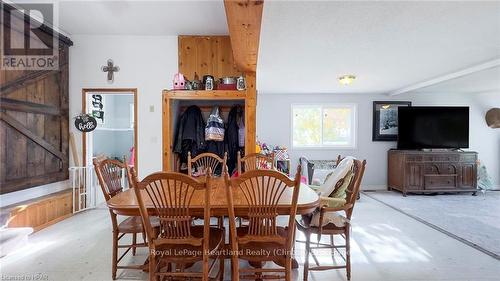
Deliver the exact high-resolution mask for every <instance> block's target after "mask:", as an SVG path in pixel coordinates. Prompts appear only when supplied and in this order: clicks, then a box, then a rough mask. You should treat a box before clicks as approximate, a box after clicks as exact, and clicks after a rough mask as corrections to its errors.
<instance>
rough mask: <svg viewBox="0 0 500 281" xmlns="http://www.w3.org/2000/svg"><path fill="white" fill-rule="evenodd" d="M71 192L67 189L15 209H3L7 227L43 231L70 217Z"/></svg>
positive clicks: (25, 203)
mask: <svg viewBox="0 0 500 281" xmlns="http://www.w3.org/2000/svg"><path fill="white" fill-rule="evenodd" d="M72 211H73V199H72V190H71V189H67V190H64V191H60V192H57V193H54V194H51V195H47V196H44V197H41V198H38V199H35V200H30V201H26V202H22V203H21V205H20V206H17V207H12V208H11V207H5V208H3V209H2V213H6V214H9V216H10V217H9V220H8V224H7V226H8V227H32V228H33V229H34V231H38V230H40V229H43V228H45V227H47V226H49V225H52V224H54V223H56V222H58V221H61V220H63V219H65V218H67V217H69V216H71V215H72Z"/></svg>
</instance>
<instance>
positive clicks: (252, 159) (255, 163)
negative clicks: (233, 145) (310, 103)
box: [237, 151, 275, 175]
mask: <svg viewBox="0 0 500 281" xmlns="http://www.w3.org/2000/svg"><path fill="white" fill-rule="evenodd" d="M237 158H238V159H237V167H238V175H241V174H242V173H243V172H247V171H252V170H275V166H274V153H272V154H271V155H264V154H261V153H251V154H248V155H245V156H244V157H241V152H239V151H238V156H237Z"/></svg>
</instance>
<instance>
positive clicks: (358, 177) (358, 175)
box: [297, 157, 366, 281]
mask: <svg viewBox="0 0 500 281" xmlns="http://www.w3.org/2000/svg"><path fill="white" fill-rule="evenodd" d="M338 159H339V160H338V161H337V162H338V163H340V161H341V160H342V159H341V158H340V157H339V158H338ZM365 166H366V160H363V161H360V160H357V159H354V163H353V165H352V168H351V171H352V173H353V177H352V178H351V181H350V183H349V186H348V187H347V191H346V193H347V196H346V204H345V205H344V206H341V207H328V206H321V207H320V209H319V212H320V216H319V224H318V226H313V225H310V222H308V221H305V220H303V219H302V220H298V223H297V226H298V229H299V230H300V231H302V232H304V235H305V236H306V241H305V244H306V255H305V262H304V281H307V280H308V277H309V271H310V270H318V271H321V270H328V269H342V268H345V269H346V275H347V280H351V244H350V235H351V217H352V212H353V210H354V205H355V204H356V200H357V199H358V196H359V190H360V186H361V181H362V179H363V175H364V172H365ZM340 181H343V179H341V180H340ZM338 212H344V214H345V216H344V221H345V223H344V225H343V226H336V225H335V224H333V223H328V224H326V225H323V224H324V223H323V221H324V218H325V215H327V214H328V213H337V215H339V216H342V215H341V214H338ZM312 234H316V235H317V237H318V238H317V239H318V242H317V243H314V244H316V245H317V246H311V243H312V242H311V235H312ZM322 235H329V236H330V244H327V243H323V242H321V236H322ZM335 235H337V236H341V237H342V238H343V239H344V241H345V244H344V245H337V244H335ZM299 242H302V241H299ZM314 249H331V253H332V260H333V261H334V260H335V259H334V255H335V252H337V253H338V254H339V255H340V257H341V258H342V259H343V260H344V261H345V264H344V265H338V264H334V265H320V264H319V262H318V260H317V259H316V257H315V256H314V252H313V251H312V250H314ZM340 249H345V255H343V253H341V252H340ZM310 255H313V257H314V261H315V263H316V266H314V267H310V266H309V256H310Z"/></svg>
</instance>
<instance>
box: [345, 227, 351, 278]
mask: <svg viewBox="0 0 500 281" xmlns="http://www.w3.org/2000/svg"><path fill="white" fill-rule="evenodd" d="M345 246H346V247H345V250H346V259H345V262H346V274H347V280H351V239H350V228H349V227H347V230H346V232H345Z"/></svg>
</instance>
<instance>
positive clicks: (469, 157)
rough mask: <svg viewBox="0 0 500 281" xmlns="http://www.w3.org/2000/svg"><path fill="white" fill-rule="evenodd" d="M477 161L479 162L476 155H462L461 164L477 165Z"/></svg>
mask: <svg viewBox="0 0 500 281" xmlns="http://www.w3.org/2000/svg"><path fill="white" fill-rule="evenodd" d="M476 160H477V155H476V154H462V155H460V161H461V162H470V163H476Z"/></svg>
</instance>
